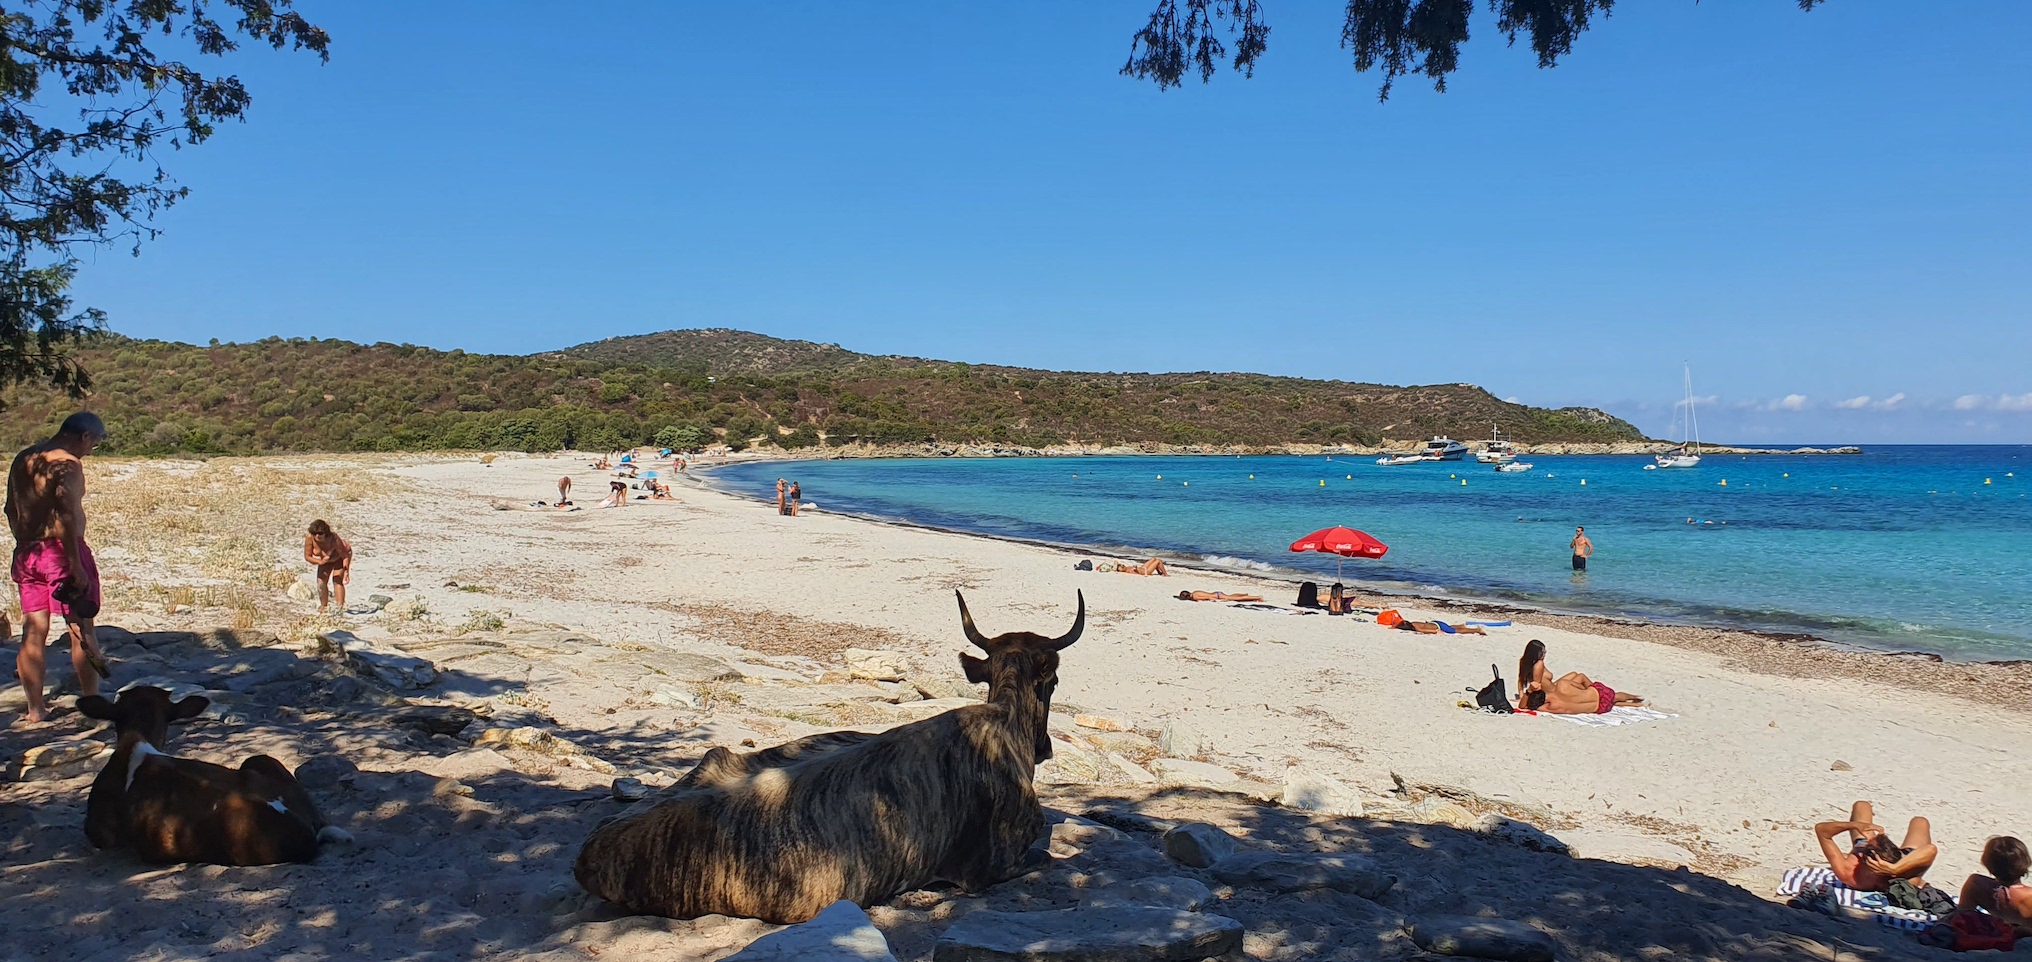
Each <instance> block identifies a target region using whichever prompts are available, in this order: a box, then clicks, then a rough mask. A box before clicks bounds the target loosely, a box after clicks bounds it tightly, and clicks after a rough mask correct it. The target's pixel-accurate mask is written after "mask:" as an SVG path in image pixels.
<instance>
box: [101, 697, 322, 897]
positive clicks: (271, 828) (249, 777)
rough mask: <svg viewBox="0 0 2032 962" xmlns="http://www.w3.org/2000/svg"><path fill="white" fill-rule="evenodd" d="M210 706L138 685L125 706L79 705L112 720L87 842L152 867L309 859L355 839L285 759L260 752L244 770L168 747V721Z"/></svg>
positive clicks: (103, 701)
mask: <svg viewBox="0 0 2032 962" xmlns="http://www.w3.org/2000/svg"><path fill="white" fill-rule="evenodd" d="M210 704H211V702H210V701H209V700H207V699H205V698H204V697H202V696H198V695H192V696H190V697H187V698H184V699H183V700H181V701H175V702H172V701H170V698H169V693H168V692H166V691H163V690H162V689H160V688H147V687H143V688H130V689H128V690H126V691H124V692H121V693H120V700H119V701H117V702H114V701H108V700H106V699H105V698H103V697H100V696H98V695H90V696H87V697H84V698H80V699H78V710H79V711H81V712H83V713H85V714H86V715H89V716H91V717H93V718H101V719H105V720H107V721H110V722H112V723H113V728H114V731H115V732H116V733H117V734H118V736H119V741H118V742H117V743H116V745H115V749H114V752H113V759H112V761H110V762H107V763H106V768H105V770H104V771H101V772H100V773H99V777H98V778H97V779H96V780H94V781H93V782H92V795H91V798H90V800H88V801H87V802H86V803H85V837H86V838H88V839H90V840H91V842H92V844H93V845H94V846H97V847H99V848H120V847H132V848H133V849H134V851H135V854H137V855H139V856H141V858H142V859H143V860H145V861H149V862H158V863H167V862H209V863H213V864H217V865H270V864H273V863H276V862H308V861H310V860H311V859H313V858H315V857H317V853H318V845H319V844H320V843H322V842H344V841H351V840H352V836H351V835H348V834H347V833H346V832H345V830H344V829H340V828H337V827H334V826H332V825H329V824H327V823H326V822H325V817H324V815H323V814H322V813H320V812H319V811H318V809H317V805H316V804H314V803H313V802H312V801H311V799H310V793H308V792H305V791H304V790H303V786H302V785H299V784H297V782H296V776H294V775H291V774H290V773H289V769H287V768H284V767H283V765H282V763H281V762H278V761H276V760H275V759H273V758H270V757H268V756H267V755H256V756H254V757H252V758H249V759H247V760H246V761H244V762H241V763H240V767H239V768H237V769H233V768H227V767H225V766H224V765H214V764H212V763H211V762H201V761H197V760H196V759H190V758H176V757H173V756H170V755H166V754H164V753H163V751H162V743H163V741H164V739H166V738H167V737H168V735H169V723H170V722H172V721H179V720H182V719H187V718H195V717H197V715H198V713H199V712H202V711H204V710H205V708H206V707H207V706H209V705H210Z"/></svg>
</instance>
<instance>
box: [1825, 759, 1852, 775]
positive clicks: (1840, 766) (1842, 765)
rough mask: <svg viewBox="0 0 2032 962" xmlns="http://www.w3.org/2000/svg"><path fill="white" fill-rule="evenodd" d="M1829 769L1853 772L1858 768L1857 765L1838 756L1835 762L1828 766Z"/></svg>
mask: <svg viewBox="0 0 2032 962" xmlns="http://www.w3.org/2000/svg"><path fill="white" fill-rule="evenodd" d="M1827 770H1828V771H1831V772H1852V771H1855V770H1856V767H1855V766H1854V765H1851V764H1849V763H1848V762H1845V761H1842V760H1841V759H1839V758H1837V759H1835V760H1834V764H1832V765H1829V766H1827Z"/></svg>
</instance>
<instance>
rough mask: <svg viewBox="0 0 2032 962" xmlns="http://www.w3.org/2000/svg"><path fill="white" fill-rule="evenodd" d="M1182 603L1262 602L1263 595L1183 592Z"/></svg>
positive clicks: (1180, 595)
mask: <svg viewBox="0 0 2032 962" xmlns="http://www.w3.org/2000/svg"><path fill="white" fill-rule="evenodd" d="M1178 600H1180V601H1262V600H1263V596H1262V595H1238V594H1233V593H1230V592H1226V591H1181V592H1179V593H1178Z"/></svg>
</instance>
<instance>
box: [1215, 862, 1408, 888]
mask: <svg viewBox="0 0 2032 962" xmlns="http://www.w3.org/2000/svg"><path fill="white" fill-rule="evenodd" d="M1213 873H1214V877H1215V878H1217V879H1220V880H1221V881H1223V882H1226V883H1228V884H1229V885H1233V886H1235V887H1237V888H1252V889H1261V890H1263V891H1268V892H1303V891H1307V890H1309V889H1333V890H1335V891H1337V892H1347V893H1349V894H1351V895H1359V896H1361V897H1363V898H1365V899H1373V898H1376V897H1377V896H1380V895H1382V894H1383V893H1384V892H1387V891H1389V890H1390V887H1391V886H1393V885H1395V884H1397V878H1396V876H1394V875H1390V874H1388V873H1386V872H1384V871H1383V870H1382V869H1380V868H1378V867H1377V866H1376V863H1374V862H1371V861H1369V860H1368V859H1366V858H1363V857H1361V856H1359V855H1287V854H1283V853H1279V852H1236V853H1235V854H1234V855H1232V856H1229V857H1228V858H1225V859H1222V860H1221V861H1219V862H1217V863H1215V864H1214V866H1213Z"/></svg>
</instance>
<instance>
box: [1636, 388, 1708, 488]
mask: <svg viewBox="0 0 2032 962" xmlns="http://www.w3.org/2000/svg"><path fill="white" fill-rule="evenodd" d="M1680 404H1681V405H1682V406H1683V407H1684V408H1685V411H1684V412H1683V415H1682V417H1681V418H1679V419H1678V420H1679V429H1680V433H1679V447H1676V448H1673V449H1672V450H1671V451H1669V452H1667V453H1665V454H1656V455H1652V457H1651V461H1652V463H1650V464H1647V465H1645V466H1644V470H1646V471H1655V470H1657V469H1659V468H1691V467H1694V466H1696V465H1698V464H1700V418H1699V416H1698V415H1696V414H1695V413H1694V410H1693V368H1692V367H1691V366H1688V367H1687V368H1686V400H1684V401H1681V402H1680Z"/></svg>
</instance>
